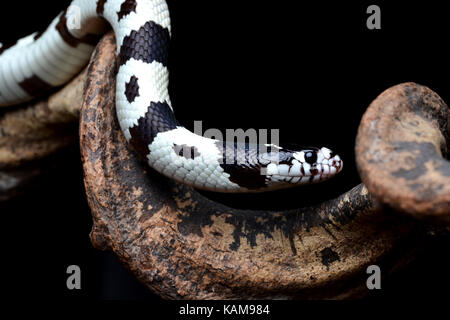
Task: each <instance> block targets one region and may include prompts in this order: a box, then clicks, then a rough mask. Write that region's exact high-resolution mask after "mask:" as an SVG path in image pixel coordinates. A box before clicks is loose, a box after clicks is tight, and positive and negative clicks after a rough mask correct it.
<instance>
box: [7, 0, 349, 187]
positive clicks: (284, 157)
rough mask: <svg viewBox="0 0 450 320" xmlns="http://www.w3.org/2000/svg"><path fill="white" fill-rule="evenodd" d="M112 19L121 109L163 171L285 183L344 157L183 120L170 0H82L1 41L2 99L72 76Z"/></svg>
mask: <svg viewBox="0 0 450 320" xmlns="http://www.w3.org/2000/svg"><path fill="white" fill-rule="evenodd" d="M105 20H106V21H107V22H108V23H109V24H110V25H111V26H112V28H113V30H114V32H115V36H116V42H117V52H116V56H117V60H118V61H117V62H118V66H119V68H118V73H117V78H116V111H117V117H118V120H119V123H120V127H121V129H122V131H123V134H124V135H125V138H126V139H127V141H129V142H130V143H131V144H132V145H133V147H134V148H135V149H136V150H137V152H138V153H140V154H141V155H142V156H143V157H145V159H146V160H147V161H148V163H149V165H150V166H151V167H152V168H154V169H155V170H157V171H159V172H160V173H162V174H164V175H166V176H168V177H170V178H172V179H175V180H177V181H180V182H183V183H186V184H189V185H192V186H194V187H196V188H200V189H206V190H212V191H220V192H250V191H267V190H272V189H279V188H284V187H288V186H294V185H298V184H306V183H313V182H318V181H322V180H325V179H327V178H330V177H332V176H334V175H335V174H336V173H338V172H339V171H340V170H341V169H342V166H343V162H342V160H341V159H340V157H339V156H338V155H335V154H334V153H333V152H332V151H331V150H329V149H327V148H305V149H299V150H290V149H285V148H281V147H278V146H275V145H257V144H251V143H235V142H224V141H219V140H214V139H209V138H205V137H201V136H199V135H196V134H194V133H192V132H190V131H189V130H187V129H185V128H183V127H182V126H180V125H179V124H178V122H177V120H176V119H175V116H174V114H173V110H172V105H171V102H170V97H169V92H168V81H169V73H168V69H167V61H168V44H169V39H170V34H171V27H170V17H169V11H168V7H167V4H166V2H165V1H164V0H74V1H72V4H71V6H70V7H69V8H68V9H67V10H65V11H64V12H63V13H61V14H60V15H59V16H58V17H57V18H55V19H54V20H53V22H52V23H51V24H50V26H49V27H48V28H47V29H46V30H45V31H44V32H42V33H34V34H32V35H30V36H28V37H25V38H23V39H21V40H19V41H17V43H16V44H14V45H10V46H6V45H2V47H0V106H1V105H12V104H16V103H20V102H24V101H27V100H30V99H32V98H33V97H36V96H37V95H38V94H40V93H42V92H45V91H46V90H48V89H51V88H53V87H57V86H60V85H62V84H64V83H66V82H67V81H68V80H70V79H71V78H72V77H73V76H74V75H75V74H76V73H78V72H79V71H80V69H81V68H82V67H83V66H84V65H85V64H86V63H87V61H88V60H89V57H90V54H91V52H92V50H93V48H94V45H95V44H96V42H97V41H98V39H99V37H100V35H102V34H103V33H104V32H105V31H106V29H107V24H105Z"/></svg>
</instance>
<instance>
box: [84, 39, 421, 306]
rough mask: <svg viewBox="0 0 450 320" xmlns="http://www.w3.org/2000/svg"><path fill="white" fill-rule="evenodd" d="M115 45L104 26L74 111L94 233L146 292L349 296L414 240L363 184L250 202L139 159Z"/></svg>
mask: <svg viewBox="0 0 450 320" xmlns="http://www.w3.org/2000/svg"><path fill="white" fill-rule="evenodd" d="M114 52H115V41H114V37H113V35H112V34H109V35H107V36H106V37H104V38H103V39H102V41H101V42H100V43H99V45H98V46H97V48H96V50H95V52H94V54H93V56H92V59H91V62H90V65H89V70H88V76H87V83H86V92H85V96H84V99H83V107H82V111H81V122H80V139H81V153H82V160H83V168H84V173H85V186H86V192H87V197H88V201H89V204H90V207H91V209H92V216H93V220H94V226H93V229H92V232H91V240H92V243H93V244H94V246H96V247H97V248H99V249H102V250H112V251H113V252H114V253H115V254H116V255H117V256H118V257H119V258H120V260H121V261H122V262H123V263H124V264H125V265H126V266H127V267H128V268H129V269H130V270H131V271H132V272H133V273H134V274H135V276H136V277H137V278H138V279H140V280H141V281H142V282H143V283H145V284H146V285H147V286H148V287H149V288H150V289H151V290H152V291H153V292H156V293H158V294H159V295H161V296H162V297H165V298H172V299H180V298H184V299H237V298H239V299H247V298H345V297H355V296H359V295H362V294H363V293H364V292H367V289H365V281H366V278H367V275H366V272H365V268H366V267H367V266H368V265H370V264H373V263H376V264H378V265H380V266H381V267H382V268H383V270H384V272H386V273H387V272H388V271H389V270H392V269H393V268H395V267H396V266H398V265H401V264H402V263H404V258H405V257H408V253H409V252H411V250H412V251H413V250H414V248H415V246H416V244H417V240H418V239H419V238H420V236H417V235H420V232H416V231H417V228H418V225H417V224H416V223H414V222H413V221H411V219H409V218H408V217H405V216H402V215H394V214H391V213H388V212H386V211H382V210H379V207H378V206H377V205H376V203H375V202H374V201H372V199H371V196H370V195H369V193H368V191H367V189H366V187H365V186H364V185H359V186H356V187H355V188H353V189H352V190H350V191H348V192H346V193H344V194H343V195H341V196H340V197H338V198H337V199H335V200H330V201H327V202H325V203H323V204H320V205H317V206H315V207H308V208H299V209H295V210H288V211H280V212H267V211H251V210H238V209H232V208H229V207H227V206H224V205H222V204H218V203H216V202H213V201H211V200H209V199H207V198H206V197H204V196H203V195H201V194H200V193H198V192H196V191H195V190H193V189H192V188H190V187H187V186H183V185H180V184H177V183H175V182H173V181H171V180H169V179H166V178H164V177H162V176H161V175H159V174H157V173H156V172H154V171H153V170H150V169H148V168H147V166H146V164H145V163H143V162H142V161H140V160H139V159H138V158H137V157H136V155H135V153H134V152H133V151H132V150H131V149H130V148H129V146H128V145H127V144H126V142H125V139H124V137H123V135H122V133H121V131H120V130H119V126H118V122H117V119H116V116H115V106H114V91H115V72H116V70H115V66H116V65H115V62H114V61H115V59H114ZM419 229H420V228H419ZM400 257H402V258H400Z"/></svg>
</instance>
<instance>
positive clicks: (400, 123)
mask: <svg viewBox="0 0 450 320" xmlns="http://www.w3.org/2000/svg"><path fill="white" fill-rule="evenodd" d="M449 152H450V110H449V108H448V106H447V105H446V104H445V102H444V101H443V100H442V99H441V98H440V97H439V96H438V95H437V94H436V93H435V92H433V91H432V90H430V89H429V88H427V87H424V86H421V85H418V84H416V83H403V84H399V85H397V86H394V87H392V88H389V89H387V90H386V91H384V92H383V93H382V94H380V95H379V96H378V97H377V98H376V99H375V100H374V101H373V102H372V103H371V105H370V106H369V108H368V109H367V111H366V112H365V114H364V116H363V118H362V121H361V123H360V127H359V130H358V136H357V139H356V160H357V164H358V169H359V173H360V176H361V179H362V181H363V182H364V184H365V185H366V186H367V188H368V189H369V192H370V194H371V195H373V196H375V197H376V198H377V199H379V200H380V201H381V202H382V203H383V204H385V205H388V206H390V207H393V208H394V209H396V210H397V211H401V212H404V213H408V214H411V215H413V216H414V217H417V218H428V219H432V220H434V221H435V222H444V223H447V224H448V223H450V162H449V161H448V160H447V159H446V158H445V157H446V156H448V155H449Z"/></svg>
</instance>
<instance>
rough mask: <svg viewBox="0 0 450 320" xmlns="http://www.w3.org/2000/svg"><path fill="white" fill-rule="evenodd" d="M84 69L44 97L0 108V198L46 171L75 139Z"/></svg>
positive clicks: (24, 187) (8, 196)
mask: <svg viewBox="0 0 450 320" xmlns="http://www.w3.org/2000/svg"><path fill="white" fill-rule="evenodd" d="M85 79H86V70H84V71H83V72H81V73H80V74H79V75H78V76H77V77H75V78H74V79H73V80H72V81H71V82H69V83H68V84H67V85H66V86H64V87H63V88H62V89H60V90H59V91H57V92H55V93H54V94H52V95H50V96H49V97H47V98H44V99H41V100H39V101H36V102H31V103H26V104H23V105H20V106H13V107H10V108H1V110H0V201H6V200H8V199H11V198H12V197H15V196H17V195H18V194H22V193H23V192H25V191H26V190H27V188H28V187H29V186H31V185H32V184H34V183H35V182H36V181H38V178H39V177H40V176H41V175H43V174H45V173H46V172H48V170H50V168H51V167H52V166H53V163H52V162H54V161H59V160H56V158H57V157H56V158H55V157H54V154H55V153H56V152H57V151H58V150H60V149H62V148H64V147H66V146H68V145H70V144H74V143H76V142H77V133H78V129H77V126H78V118H79V111H80V107H81V101H82V97H83V87H84V84H85Z"/></svg>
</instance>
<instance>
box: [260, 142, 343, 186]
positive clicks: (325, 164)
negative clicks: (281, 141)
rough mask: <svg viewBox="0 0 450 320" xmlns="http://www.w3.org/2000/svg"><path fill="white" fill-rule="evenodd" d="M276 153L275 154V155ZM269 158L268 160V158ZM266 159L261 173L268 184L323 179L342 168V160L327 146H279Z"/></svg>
mask: <svg viewBox="0 0 450 320" xmlns="http://www.w3.org/2000/svg"><path fill="white" fill-rule="evenodd" d="M275 154H276V156H275ZM269 159H270V160H269ZM267 160H269V161H270V163H268V164H267V165H266V166H265V168H264V172H263V174H265V175H266V177H267V179H268V182H269V184H308V183H315V182H319V181H323V180H326V179H329V178H331V177H333V176H335V175H336V174H337V173H339V172H340V171H341V170H342V167H343V161H342V160H341V158H340V157H339V155H337V154H335V153H334V152H332V151H331V150H330V149H328V148H325V147H323V148H313V147H308V148H301V149H298V151H294V150H291V149H285V148H279V150H278V151H277V152H275V153H272V154H271V155H270V157H269V158H267Z"/></svg>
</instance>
